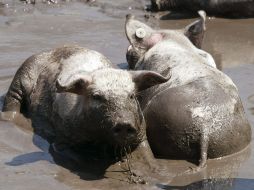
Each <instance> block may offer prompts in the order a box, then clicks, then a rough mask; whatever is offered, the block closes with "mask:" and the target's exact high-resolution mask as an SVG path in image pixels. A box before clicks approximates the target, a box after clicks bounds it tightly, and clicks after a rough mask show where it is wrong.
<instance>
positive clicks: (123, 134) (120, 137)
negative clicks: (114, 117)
mask: <svg viewBox="0 0 254 190" xmlns="http://www.w3.org/2000/svg"><path fill="white" fill-rule="evenodd" d="M111 130H112V133H113V136H114V138H115V140H116V141H117V142H119V143H120V144H124V143H129V141H131V140H132V139H134V138H135V137H136V136H137V130H136V129H135V127H134V125H133V124H131V123H130V122H121V123H117V124H116V125H115V126H114V127H113V128H112V129H111Z"/></svg>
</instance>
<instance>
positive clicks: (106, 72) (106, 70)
mask: <svg viewBox="0 0 254 190" xmlns="http://www.w3.org/2000/svg"><path fill="white" fill-rule="evenodd" d="M147 79H152V82H150V83H149V84H147V82H146V81H148V80H147ZM167 80H168V79H167V78H164V77H163V76H161V75H159V74H157V73H154V72H140V71H137V72H128V71H122V70H118V69H113V68H112V67H111V63H110V61H108V60H107V59H106V58H105V57H104V56H103V55H101V54H99V53H97V52H95V51H92V50H88V49H85V48H82V47H78V46H66V47H63V48H59V49H56V50H52V51H48V52H43V53H40V54H37V55H34V56H32V57H30V58H28V59H27V60H26V61H25V62H24V64H23V65H22V66H21V67H20V68H19V70H18V71H17V73H16V75H15V77H14V79H13V82H12V84H11V86H10V88H9V90H8V92H7V94H6V97H5V101H4V105H3V111H4V112H7V111H12V112H21V113H24V114H25V115H26V116H27V117H29V118H31V119H32V123H33V126H34V129H35V132H36V133H37V134H39V135H41V136H43V137H45V138H46V139H47V140H48V141H50V142H51V143H53V144H54V148H55V147H56V149H58V150H61V149H62V150H63V149H66V148H71V147H74V146H79V145H83V144H91V145H93V146H98V147H101V148H102V149H103V147H111V149H113V148H114V147H116V148H119V147H128V148H133V149H134V148H137V149H138V150H140V151H141V152H142V151H144V150H145V151H146V153H147V152H149V151H150V149H149V145H148V144H147V141H146V134H145V130H144V129H145V123H144V119H143V115H142V111H141V109H140V107H139V104H138V102H137V100H136V98H135V97H136V95H135V93H138V91H140V90H141V89H144V88H149V87H150V86H153V85H155V84H159V83H163V82H166V81H167ZM141 142H143V143H141ZM144 147H145V148H144ZM149 155H152V154H149ZM148 159H152V158H148Z"/></svg>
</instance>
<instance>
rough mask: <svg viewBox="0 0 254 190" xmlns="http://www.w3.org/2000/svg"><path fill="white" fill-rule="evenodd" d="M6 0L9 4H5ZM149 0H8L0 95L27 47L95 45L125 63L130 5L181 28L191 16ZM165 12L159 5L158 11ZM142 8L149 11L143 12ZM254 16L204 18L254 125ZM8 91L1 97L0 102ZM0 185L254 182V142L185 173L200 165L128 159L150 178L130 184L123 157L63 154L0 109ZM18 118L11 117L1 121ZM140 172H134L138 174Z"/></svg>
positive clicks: (2, 22) (2, 25) (230, 185)
mask: <svg viewBox="0 0 254 190" xmlns="http://www.w3.org/2000/svg"><path fill="white" fill-rule="evenodd" d="M7 4H8V5H7ZM147 4H148V1H145V0H135V1H131V0H122V1H114V0H107V1H106V0H101V1H99V0H97V1H95V2H94V4H91V2H90V3H85V2H84V1H83V2H82V1H80V2H76V1H75V2H74V1H67V2H59V3H58V4H54V5H53V4H51V5H48V4H47V3H40V2H38V3H36V4H35V5H25V4H24V3H22V2H19V1H16V0H15V1H10V0H4V1H2V4H1V6H0V95H4V94H5V93H6V91H7V89H8V87H9V85H10V82H11V80H12V78H13V75H14V73H15V72H16V70H17V68H18V67H19V66H20V64H21V63H22V62H23V61H24V60H25V59H26V58H27V57H29V56H30V55H32V54H34V53H37V52H40V51H44V50H49V49H52V48H55V47H59V46H62V45H64V44H78V45H80V46H86V47H89V48H90V49H94V50H97V51H99V52H101V53H103V54H104V55H105V56H107V57H108V58H109V59H110V60H111V61H112V62H113V63H114V64H115V65H116V66H120V67H122V68H126V60H125V51H126V48H127V46H128V42H127V39H126V37H125V34H124V20H125V15H126V14H128V13H132V14H135V15H137V17H138V19H141V20H146V21H148V23H150V24H152V25H153V26H157V27H160V28H181V27H184V26H185V25H186V24H187V23H190V22H191V21H193V20H194V19H193V18H192V19H180V20H157V19H156V17H158V15H153V16H151V15H150V13H148V12H145V11H144V8H145V7H146V5H147ZM159 14H160V13H159ZM144 15H150V16H146V17H144ZM253 33H254V19H239V20H228V19H217V18H209V19H208V20H207V34H206V38H205V42H204V46H203V47H204V49H206V50H207V51H209V52H210V53H211V54H212V55H213V56H214V57H215V59H216V61H217V63H218V65H219V67H220V68H221V69H222V70H223V71H224V72H226V73H227V74H228V75H229V76H230V77H231V78H232V79H233V81H234V82H235V83H236V85H237V86H238V88H239V92H240V95H241V98H242V100H243V103H244V107H245V111H246V114H247V116H248V119H249V121H250V123H251V125H252V126H254V115H253V114H254V89H253V86H254V75H253V73H254V35H253ZM2 101H3V98H2V97H1V99H0V107H1V106H2ZM1 118H2V119H1V121H0V170H1V172H0V190H2V189H3V190H4V189H12V190H18V189H27V190H29V189H31V190H33V189H38V190H44V189H55V190H58V189H59V190H60V189H61V190H65V189H74V190H76V189H188V190H190V189H200V190H206V189H234V190H241V189H245V190H249V189H253V187H254V171H253V168H254V155H253V149H254V143H253V141H252V143H251V145H250V146H249V147H247V148H246V149H245V150H243V151H241V152H240V153H237V154H235V155H231V156H228V157H224V158H221V159H216V160H209V161H208V166H207V168H206V169H204V170H203V171H202V172H199V173H196V174H185V173H184V172H185V171H186V170H188V169H189V167H194V166H195V165H194V164H193V163H191V162H187V161H179V160H161V159H158V160H157V161H158V171H157V173H155V172H148V170H147V169H146V167H145V166H144V164H143V163H142V162H141V161H139V160H132V159H130V160H131V163H130V165H131V169H132V170H135V171H137V172H138V173H139V174H140V175H141V176H143V177H142V178H144V180H145V181H146V183H147V184H145V185H143V184H131V183H130V182H129V181H130V180H129V179H128V178H129V177H130V175H129V171H128V166H127V164H126V161H123V162H116V163H115V164H111V163H109V162H108V161H107V160H92V161H91V160H87V159H86V158H82V157H79V156H76V155H72V157H71V158H70V157H64V156H63V155H58V154H56V153H53V152H52V149H51V147H50V145H49V144H48V143H47V142H46V141H45V140H44V139H42V138H41V137H39V136H37V135H36V134H34V133H33V129H32V127H31V122H30V121H29V120H27V119H25V118H24V117H23V116H21V115H19V114H11V113H5V114H3V113H1ZM8 119H13V122H9V121H4V120H8ZM134 177H135V176H134Z"/></svg>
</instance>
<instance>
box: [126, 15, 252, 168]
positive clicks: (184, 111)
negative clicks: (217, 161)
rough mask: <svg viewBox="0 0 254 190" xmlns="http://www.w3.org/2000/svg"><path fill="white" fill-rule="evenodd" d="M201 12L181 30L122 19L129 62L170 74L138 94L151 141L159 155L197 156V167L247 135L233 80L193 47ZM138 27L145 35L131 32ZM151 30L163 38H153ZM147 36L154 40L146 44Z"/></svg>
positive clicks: (245, 139)
mask: <svg viewBox="0 0 254 190" xmlns="http://www.w3.org/2000/svg"><path fill="white" fill-rule="evenodd" d="M200 14H201V19H200V20H199V21H196V22H194V23H193V24H191V25H189V26H187V27H186V28H185V29H184V30H163V31H162V30H157V31H156V30H153V29H152V28H150V27H148V26H147V25H145V24H144V23H141V22H139V21H137V20H135V19H134V18H133V17H131V16H129V17H127V21H126V34H127V37H128V39H129V41H130V43H131V46H130V47H129V48H128V50H129V51H128V52H127V58H128V60H129V61H130V63H131V64H130V65H131V66H133V65H134V69H135V70H149V71H154V72H158V73H160V74H162V75H164V76H169V75H171V78H170V80H169V81H168V82H166V83H164V84H160V85H157V86H155V87H152V88H150V89H147V90H145V91H143V92H142V93H141V96H140V98H139V101H140V104H141V107H142V110H143V112H144V116H145V119H146V124H147V137H148V141H149V143H150V146H151V148H152V150H153V152H154V153H155V155H157V156H159V157H164V158H176V159H197V160H200V162H199V167H198V168H202V167H204V166H205V165H206V160H207V158H218V157H221V156H225V155H229V154H232V153H235V152H238V151H240V150H242V149H243V148H245V147H246V146H247V145H248V144H249V142H250V140H251V128H250V125H249V123H248V121H247V119H246V116H245V114H244V110H243V106H242V103H241V100H240V97H239V94H238V90H237V88H236V86H235V84H234V83H233V82H232V80H231V79H230V78H229V77H228V76H226V75H225V74H224V73H222V72H221V71H219V70H218V69H216V67H215V66H214V64H212V63H213V59H212V57H210V56H203V55H202V53H201V51H202V50H200V49H199V48H197V47H200V44H201V43H200V42H202V38H203V32H204V28H205V26H204V24H205V23H204V13H202V12H201V13H200ZM140 28H142V30H143V32H144V33H145V34H146V35H143V36H144V37H143V38H142V39H141V38H138V37H137V36H136V35H137V34H135V31H136V30H137V29H138V30H139V31H140V30H141V29H140ZM154 34H156V36H158V35H161V37H162V39H161V38H157V39H156V40H154V36H155V35H154ZM151 38H153V41H154V42H155V43H154V44H153V46H150V47H147V46H146V44H147V41H149V40H151ZM202 52H203V51H202ZM132 55H134V56H132ZM133 57H134V58H133ZM134 60H138V61H137V62H136V63H134V62H133V61H134ZM209 62H210V63H209Z"/></svg>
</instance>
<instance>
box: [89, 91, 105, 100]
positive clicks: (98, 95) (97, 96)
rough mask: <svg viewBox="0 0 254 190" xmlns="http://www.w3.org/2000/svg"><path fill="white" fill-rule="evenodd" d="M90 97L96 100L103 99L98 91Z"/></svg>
mask: <svg viewBox="0 0 254 190" xmlns="http://www.w3.org/2000/svg"><path fill="white" fill-rule="evenodd" d="M92 98H93V99H94V100H97V101H103V100H104V97H103V96H102V95H100V94H99V93H95V94H93V95H92Z"/></svg>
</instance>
